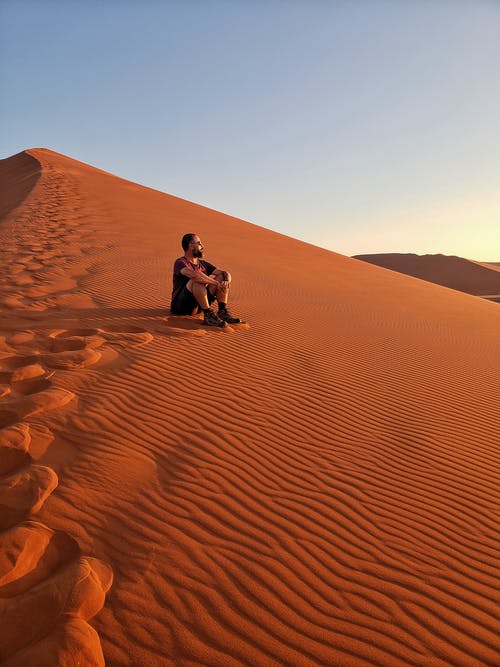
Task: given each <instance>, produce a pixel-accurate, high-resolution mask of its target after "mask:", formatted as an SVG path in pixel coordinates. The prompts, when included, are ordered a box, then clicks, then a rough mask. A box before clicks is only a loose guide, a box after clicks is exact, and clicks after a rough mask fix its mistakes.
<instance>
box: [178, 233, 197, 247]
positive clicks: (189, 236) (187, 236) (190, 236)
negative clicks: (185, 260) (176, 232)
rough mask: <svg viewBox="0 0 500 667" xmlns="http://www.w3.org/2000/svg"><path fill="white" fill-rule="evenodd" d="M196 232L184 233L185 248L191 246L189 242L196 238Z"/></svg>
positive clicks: (183, 244)
mask: <svg viewBox="0 0 500 667" xmlns="http://www.w3.org/2000/svg"><path fill="white" fill-rule="evenodd" d="M195 236H196V234H184V236H183V237H182V241H181V245H182V249H183V250H187V249H188V248H189V244H190V243H191V241H192V240H193V239H194V237H195Z"/></svg>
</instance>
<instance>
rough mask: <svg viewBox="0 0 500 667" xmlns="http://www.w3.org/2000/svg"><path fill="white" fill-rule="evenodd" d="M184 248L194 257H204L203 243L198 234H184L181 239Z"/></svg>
mask: <svg viewBox="0 0 500 667" xmlns="http://www.w3.org/2000/svg"><path fill="white" fill-rule="evenodd" d="M181 245H182V249H183V250H184V252H185V253H186V254H188V255H192V256H193V257H203V243H202V242H201V241H200V237H199V236H198V234H184V236H183V237H182V241H181Z"/></svg>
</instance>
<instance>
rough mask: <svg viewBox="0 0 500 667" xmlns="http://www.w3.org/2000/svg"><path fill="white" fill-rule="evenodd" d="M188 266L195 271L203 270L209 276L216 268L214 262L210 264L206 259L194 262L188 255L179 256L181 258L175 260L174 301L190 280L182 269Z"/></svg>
mask: <svg viewBox="0 0 500 667" xmlns="http://www.w3.org/2000/svg"><path fill="white" fill-rule="evenodd" d="M186 267H187V268H188V269H193V270H194V271H201V272H202V273H205V274H206V275H207V276H210V275H211V274H212V273H213V272H214V271H215V269H216V267H215V266H214V265H213V264H210V262H207V261H205V260H204V259H199V260H198V264H192V263H191V262H190V261H189V259H187V258H186V257H179V259H176V260H175V262H174V276H173V290H172V303H173V302H174V299H175V297H176V296H177V295H178V294H179V292H180V291H181V289H182V288H183V287H184V286H185V285H186V283H187V282H188V280H189V278H188V277H187V276H183V275H182V273H181V271H182V269H185V268H186Z"/></svg>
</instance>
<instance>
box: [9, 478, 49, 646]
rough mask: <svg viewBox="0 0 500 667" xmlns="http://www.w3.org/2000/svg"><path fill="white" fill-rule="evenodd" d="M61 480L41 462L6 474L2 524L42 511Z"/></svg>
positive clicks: (15, 521) (17, 520) (17, 521)
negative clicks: (40, 464)
mask: <svg viewBox="0 0 500 667" xmlns="http://www.w3.org/2000/svg"><path fill="white" fill-rule="evenodd" d="M57 483H58V478H57V475H56V473H55V472H54V471H53V470H52V468H47V467H46V466H39V465H29V466H28V467H26V468H21V470H20V471H17V470H16V471H15V472H12V473H11V474H10V475H7V476H5V477H2V478H1V479H0V527H2V528H10V527H11V526H13V525H14V524H16V523H19V521H22V520H23V519H25V518H26V517H27V516H29V515H30V514H34V513H35V512H38V510H39V509H40V508H41V507H42V505H43V503H44V502H45V500H46V499H47V498H48V497H49V496H50V494H51V493H52V491H53V490H54V489H55V488H56V486H57ZM0 616H1V613H0ZM0 646H1V642H0Z"/></svg>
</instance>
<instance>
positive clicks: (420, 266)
mask: <svg viewBox="0 0 500 667" xmlns="http://www.w3.org/2000/svg"><path fill="white" fill-rule="evenodd" d="M354 257H355V259H361V260H363V261H364V262H370V263H371V264H376V265H377V266H383V267H384V268H386V269H391V270H393V271H399V273H405V274H407V275H410V276H415V277H416V278H421V279H422V280H428V281H429V282H431V283H436V284H438V285H444V287H450V288H451V289H455V290H459V291H460V292H467V293H468V294H476V295H478V296H490V295H498V296H499V297H500V274H499V272H498V270H497V269H498V267H497V266H495V264H493V263H491V264H487V263H485V262H483V263H481V262H474V261H473V260H469V259H464V258H463V257H454V256H448V255H415V254H412V253H407V254H404V253H403V254H398V253H392V254H390V253H388V254H383V253H382V254H376V255H355V256H354Z"/></svg>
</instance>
